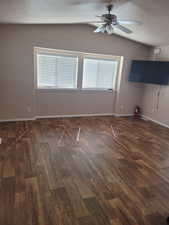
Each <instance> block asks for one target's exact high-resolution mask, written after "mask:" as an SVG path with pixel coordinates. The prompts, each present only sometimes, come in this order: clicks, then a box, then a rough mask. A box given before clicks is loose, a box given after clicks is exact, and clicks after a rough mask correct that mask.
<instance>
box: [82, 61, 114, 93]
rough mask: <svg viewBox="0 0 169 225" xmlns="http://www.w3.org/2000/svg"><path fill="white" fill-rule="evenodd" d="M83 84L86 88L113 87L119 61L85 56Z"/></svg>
mask: <svg viewBox="0 0 169 225" xmlns="http://www.w3.org/2000/svg"><path fill="white" fill-rule="evenodd" d="M83 63H84V65H83V84H82V87H83V88H84V89H85V88H86V89H113V88H114V83H115V76H116V73H117V67H118V61H115V60H112V59H96V58H86V57H85V58H84V62H83Z"/></svg>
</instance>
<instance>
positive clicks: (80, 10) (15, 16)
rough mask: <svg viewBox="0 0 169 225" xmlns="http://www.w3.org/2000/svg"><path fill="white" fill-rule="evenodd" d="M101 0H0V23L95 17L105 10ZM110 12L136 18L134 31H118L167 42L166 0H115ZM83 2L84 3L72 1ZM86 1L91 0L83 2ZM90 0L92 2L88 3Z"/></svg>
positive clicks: (151, 42)
mask: <svg viewBox="0 0 169 225" xmlns="http://www.w3.org/2000/svg"><path fill="white" fill-rule="evenodd" d="M100 1H101V0H0V22H1V23H28V24H58V23H79V22H84V23H87V22H88V21H97V20H98V18H97V17H96V15H101V14H102V13H105V12H106V11H105V5H104V4H96V2H98V3H99V2H100ZM116 1H120V4H116V5H115V8H114V9H113V13H114V14H116V15H117V16H118V18H119V19H137V20H140V21H142V22H143V25H140V26H138V25H137V26H136V25H130V26H129V25H128V28H130V29H131V30H133V34H124V33H122V32H117V34H119V35H121V36H124V37H127V38H129V39H132V40H136V41H139V42H142V43H145V44H149V45H154V46H159V45H169V0H129V1H127V0H116ZM77 2H78V3H80V2H82V3H83V4H75V3H77ZM86 2H90V3H88V4H85V3H86ZM91 2H93V3H91Z"/></svg>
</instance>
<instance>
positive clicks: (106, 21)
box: [94, 4, 142, 34]
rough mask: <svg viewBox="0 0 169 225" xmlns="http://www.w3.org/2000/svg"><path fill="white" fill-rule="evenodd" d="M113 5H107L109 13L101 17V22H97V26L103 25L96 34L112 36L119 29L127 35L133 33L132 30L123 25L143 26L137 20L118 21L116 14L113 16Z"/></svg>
mask: <svg viewBox="0 0 169 225" xmlns="http://www.w3.org/2000/svg"><path fill="white" fill-rule="evenodd" d="M113 7H114V5H113V4H108V5H107V10H108V13H106V14H103V15H101V16H99V17H100V18H101V21H97V22H95V24H98V23H101V25H100V26H99V27H98V28H97V29H96V30H95V31H94V32H95V33H100V32H101V33H107V34H112V33H113V32H114V28H115V29H119V30H121V31H123V32H125V33H127V34H131V33H133V32H132V31H131V30H130V29H128V28H126V27H125V26H123V25H125V24H126V25H141V24H142V22H140V21H137V20H118V19H117V16H116V15H114V14H111V11H112V9H113Z"/></svg>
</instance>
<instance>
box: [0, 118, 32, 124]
mask: <svg viewBox="0 0 169 225" xmlns="http://www.w3.org/2000/svg"><path fill="white" fill-rule="evenodd" d="M32 120H36V117H31V118H16V119H4V120H0V123H3V122H18V121H32Z"/></svg>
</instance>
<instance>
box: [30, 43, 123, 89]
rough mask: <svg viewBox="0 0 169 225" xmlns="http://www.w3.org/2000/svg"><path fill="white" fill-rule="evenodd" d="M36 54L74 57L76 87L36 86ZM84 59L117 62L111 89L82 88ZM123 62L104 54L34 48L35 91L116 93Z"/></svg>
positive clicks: (120, 58) (120, 59)
mask: <svg viewBox="0 0 169 225" xmlns="http://www.w3.org/2000/svg"><path fill="white" fill-rule="evenodd" d="M38 54H45V55H47V54H49V55H51V54H54V55H59V54H60V55H63V56H64V55H65V56H75V57H77V60H78V62H77V87H76V88H59V87H57V86H51V87H49V86H41V87H40V86H38V60H37V59H38ZM85 58H93V59H103V60H106V59H107V60H113V61H117V62H118V65H117V71H116V74H115V76H114V78H113V83H112V89H107V88H83V68H84V59H85ZM122 61H123V57H122V56H114V55H105V54H95V53H85V52H78V51H68V50H59V49H49V48H42V47H34V74H35V76H34V86H35V89H37V90H55V91H66V92H67V91H82V92H100V91H104V92H105V91H106V92H113V91H116V89H117V86H118V83H119V80H118V79H117V77H121V75H120V76H118V75H119V73H121V69H120V68H121V64H122Z"/></svg>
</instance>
